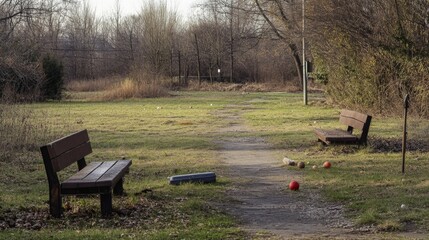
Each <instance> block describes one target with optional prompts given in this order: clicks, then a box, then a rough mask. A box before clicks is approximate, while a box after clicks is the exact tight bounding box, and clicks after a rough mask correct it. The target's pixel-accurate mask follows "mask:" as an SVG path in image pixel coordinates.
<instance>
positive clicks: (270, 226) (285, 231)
mask: <svg viewBox="0 0 429 240" xmlns="http://www.w3.org/2000/svg"><path fill="white" fill-rule="evenodd" d="M248 107H250V106H246V105H232V106H228V107H227V108H225V109H224V110H222V111H220V112H218V113H217V114H218V115H219V116H221V117H222V118H224V119H225V120H226V121H228V122H229V125H228V126H227V127H225V128H223V129H221V130H220V131H221V132H222V133H226V135H230V136H231V137H228V138H225V139H222V140H220V142H218V143H219V144H220V146H222V148H221V150H220V151H219V155H220V158H221V159H222V161H223V162H224V163H225V164H226V165H227V166H228V167H229V169H230V171H229V174H230V177H232V179H233V181H234V187H232V188H231V189H229V190H228V195H229V196H230V197H231V201H228V202H226V203H223V204H222V206H221V207H222V208H223V209H225V210H226V211H227V212H229V213H230V214H232V215H233V216H236V217H237V218H238V219H239V220H240V222H241V224H242V228H243V229H244V230H246V231H249V232H251V233H253V236H254V237H256V238H263V239H265V238H268V237H270V238H275V239H276V238H278V239H291V238H294V239H301V238H309V239H310V238H311V239H314V238H318V239H320V238H323V239H335V238H340V239H343V238H347V239H358V238H359V236H360V234H359V233H357V232H356V230H355V229H354V228H353V226H352V224H351V223H350V222H349V221H348V220H346V219H345V218H344V217H343V210H342V207H341V206H335V205H332V204H328V203H327V202H324V201H323V200H322V198H321V197H320V194H318V192H317V190H314V189H313V190H311V189H306V188H305V185H304V186H303V184H301V190H300V191H298V192H292V191H289V190H288V189H287V184H288V183H289V181H290V179H292V178H294V179H298V180H299V181H300V180H301V178H300V176H299V173H297V172H292V171H289V170H287V169H286V168H284V167H282V165H283V163H282V161H281V159H282V158H281V153H280V152H278V151H276V150H273V149H272V148H271V147H270V145H269V144H268V143H267V142H266V141H265V140H264V139H262V138H259V137H243V134H242V133H249V132H250V129H249V128H248V127H246V126H245V124H244V122H243V119H242V118H241V113H240V112H242V109H243V108H248ZM239 110H240V111H239ZM234 133H235V134H234ZM240 135H241V136H240Z"/></svg>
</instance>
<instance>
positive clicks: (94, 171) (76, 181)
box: [40, 130, 131, 217]
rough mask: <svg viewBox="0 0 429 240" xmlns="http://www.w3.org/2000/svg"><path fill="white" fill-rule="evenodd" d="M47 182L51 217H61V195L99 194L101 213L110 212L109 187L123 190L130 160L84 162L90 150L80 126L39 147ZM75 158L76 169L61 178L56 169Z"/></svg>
mask: <svg viewBox="0 0 429 240" xmlns="http://www.w3.org/2000/svg"><path fill="white" fill-rule="evenodd" d="M40 151H41V153H42V157H43V162H44V164H45V170H46V174H47V176H48V182H49V211H50V213H51V215H52V216H53V217H61V212H62V208H61V207H62V203H61V196H62V195H80V194H84V195H85V194H100V203H101V213H102V215H103V216H109V215H111V213H112V190H113V193H114V194H115V195H120V194H123V190H124V189H123V177H124V175H125V173H127V172H128V170H129V167H130V165H131V160H117V161H106V162H91V163H89V164H88V165H87V164H86V162H85V156H87V155H88V154H90V153H91V152H92V148H91V143H90V142H89V136H88V132H87V130H83V131H80V132H77V133H74V134H71V135H68V136H66V137H63V138H61V139H58V140H56V141H54V142H51V143H48V144H47V145H45V146H42V147H40ZM75 162H77V166H78V170H79V171H77V172H76V173H75V174H74V175H72V176H71V177H69V178H68V179H67V180H65V181H62V182H60V180H59V178H58V175H57V172H59V171H61V170H63V169H64V168H66V167H68V166H70V165H71V164H73V163H75Z"/></svg>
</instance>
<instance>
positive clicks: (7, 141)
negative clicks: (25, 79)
mask: <svg viewBox="0 0 429 240" xmlns="http://www.w3.org/2000/svg"><path fill="white" fill-rule="evenodd" d="M34 116H35V112H34V110H31V109H29V108H25V107H23V106H21V105H12V104H1V105H0V126H1V127H0V136H1V138H0V159H1V160H2V161H8V159H16V158H15V157H14V156H15V155H20V159H21V158H25V152H27V151H33V150H35V149H37V148H38V147H39V146H38V143H39V142H44V141H47V139H49V138H50V137H51V136H52V135H53V132H52V131H51V130H50V129H49V128H48V127H47V125H45V124H43V123H42V122H37V121H34V118H35V117H34Z"/></svg>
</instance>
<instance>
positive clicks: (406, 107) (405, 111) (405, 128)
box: [402, 94, 410, 174]
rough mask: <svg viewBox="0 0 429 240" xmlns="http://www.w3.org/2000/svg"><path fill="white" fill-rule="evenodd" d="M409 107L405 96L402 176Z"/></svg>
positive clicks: (407, 97) (408, 100)
mask: <svg viewBox="0 0 429 240" xmlns="http://www.w3.org/2000/svg"><path fill="white" fill-rule="evenodd" d="M409 106H410V96H409V95H408V94H407V95H406V96H405V100H404V133H403V136H402V174H405V153H406V151H407V149H406V148H407V115H408V108H409Z"/></svg>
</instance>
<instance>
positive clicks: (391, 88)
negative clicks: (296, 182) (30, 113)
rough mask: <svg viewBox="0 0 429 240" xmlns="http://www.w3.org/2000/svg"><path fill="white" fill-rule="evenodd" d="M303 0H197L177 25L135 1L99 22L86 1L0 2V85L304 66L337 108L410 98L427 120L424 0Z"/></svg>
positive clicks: (239, 76)
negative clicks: (131, 10) (129, 11)
mask: <svg viewBox="0 0 429 240" xmlns="http://www.w3.org/2000/svg"><path fill="white" fill-rule="evenodd" d="M303 1H304V0H205V1H201V4H199V5H198V6H197V8H195V9H194V10H193V14H192V16H188V18H189V19H188V21H186V22H185V21H182V20H183V19H181V16H179V14H178V13H177V12H176V11H175V10H174V9H171V8H170V7H169V6H168V4H167V2H166V1H155V0H147V1H144V5H143V7H142V8H141V10H140V11H139V12H138V14H135V15H131V16H124V15H123V14H122V12H121V9H120V5H119V1H118V3H117V7H116V9H114V10H112V12H111V13H109V14H107V15H104V16H103V17H97V16H96V14H95V10H94V9H92V8H91V7H90V5H89V4H88V3H87V2H85V1H73V0H68V1H65V0H14V1H8V0H0V52H1V55H0V91H1V93H2V95H3V96H4V95H8V94H11V93H12V92H18V93H23V94H18V95H19V96H39V97H38V98H41V99H44V98H54V99H56V98H59V95H58V91H53V90H52V89H51V90H47V87H46V86H47V85H49V86H51V85H54V86H56V87H57V88H61V87H62V84H61V82H60V83H58V84H53V83H52V81H56V80H53V79H58V81H60V80H59V79H60V78H58V76H57V77H52V75H55V74H57V75H58V74H59V75H61V76H64V78H65V79H66V80H67V79H95V78H100V77H105V76H109V75H126V74H129V73H131V72H136V71H137V72H141V73H144V74H145V75H147V76H151V77H153V78H154V79H156V78H157V77H158V76H163V77H171V79H174V80H175V81H178V84H180V85H183V86H185V85H186V84H187V83H188V81H189V79H191V78H194V79H198V80H199V81H209V82H214V81H226V82H258V83H266V82H274V83H289V84H294V85H296V86H302V85H301V84H302V81H301V79H302V74H303V68H302V65H303V62H304V61H311V62H313V63H314V64H313V65H314V66H315V67H314V72H313V73H311V75H310V77H311V78H312V79H314V80H315V81H319V82H322V83H324V84H326V92H327V96H328V97H329V99H330V100H331V101H332V102H334V103H337V104H341V105H343V106H346V107H353V108H357V109H359V108H361V109H368V110H372V111H378V112H383V111H385V112H395V109H398V105H399V104H401V102H402V100H403V96H404V95H405V94H406V93H408V94H410V95H411V97H412V99H413V107H414V110H415V112H416V113H419V114H421V115H425V116H428V115H429V106H428V104H427V103H428V102H429V91H428V90H429V89H428V88H429V76H428V72H429V71H428V70H429V40H428V39H429V1H427V0H379V1H372V0H305V2H303ZM303 3H305V16H306V18H305V26H306V27H305V31H303V28H302V20H303V18H302V12H303V11H302V10H303V8H302V7H303ZM303 37H305V40H306V41H305V43H306V47H305V49H306V51H305V53H304V56H305V59H302V58H303V57H302V56H303V52H302V51H303V48H302V38H303ZM43 59H45V60H43ZM48 63H50V67H47V64H48ZM43 65H45V67H43ZM53 66H55V68H52V67H53ZM47 71H48V72H47ZM49 71H50V72H49ZM47 78H49V79H51V80H50V83H49V84H46V83H47V82H49V81H47V80H46V79H47ZM29 93H31V94H29ZM50 95H52V96H50ZM15 96H16V94H15Z"/></svg>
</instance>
